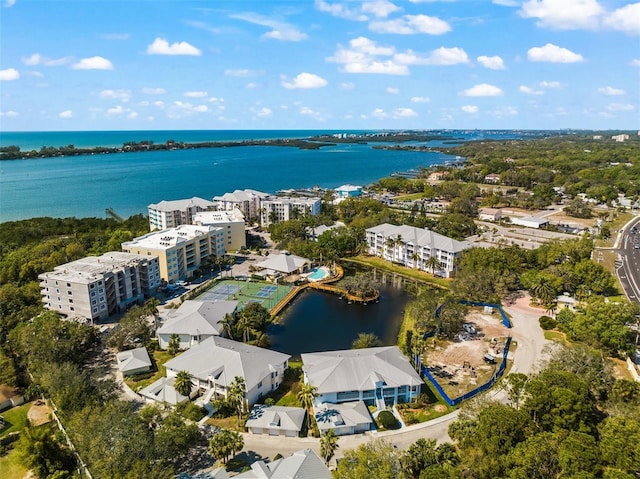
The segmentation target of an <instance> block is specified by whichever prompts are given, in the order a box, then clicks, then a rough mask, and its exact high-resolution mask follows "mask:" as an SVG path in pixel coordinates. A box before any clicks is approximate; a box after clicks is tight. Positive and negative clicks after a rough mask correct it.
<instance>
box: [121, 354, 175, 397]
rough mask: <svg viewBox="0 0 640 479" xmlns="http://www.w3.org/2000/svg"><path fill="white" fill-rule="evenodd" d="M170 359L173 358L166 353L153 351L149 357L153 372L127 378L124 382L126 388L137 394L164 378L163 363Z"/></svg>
mask: <svg viewBox="0 0 640 479" xmlns="http://www.w3.org/2000/svg"><path fill="white" fill-rule="evenodd" d="M172 358H173V356H171V355H170V354H169V353H168V352H167V351H163V350H159V349H158V350H156V351H154V352H153V355H152V356H151V360H152V362H153V365H152V366H153V368H154V370H155V372H150V373H143V374H137V375H135V376H131V377H128V378H127V379H126V380H125V382H126V383H127V386H129V387H130V388H131V389H133V390H134V391H136V392H138V391H139V390H141V389H144V388H146V387H147V386H149V385H150V384H152V383H153V382H155V381H157V380H158V379H160V378H162V377H164V376H166V374H167V373H166V369H165V367H164V363H166V362H167V361H169V359H172Z"/></svg>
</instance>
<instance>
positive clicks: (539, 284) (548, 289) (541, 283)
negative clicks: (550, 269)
mask: <svg viewBox="0 0 640 479" xmlns="http://www.w3.org/2000/svg"><path fill="white" fill-rule="evenodd" d="M531 294H532V295H533V296H535V297H536V298H538V299H539V300H540V301H541V302H542V304H543V305H544V306H545V307H550V306H551V305H552V304H553V302H554V300H555V299H556V296H557V294H556V291H555V288H554V287H553V284H551V281H549V279H548V278H545V277H544V276H542V275H538V276H537V277H536V279H535V282H534V284H533V285H531Z"/></svg>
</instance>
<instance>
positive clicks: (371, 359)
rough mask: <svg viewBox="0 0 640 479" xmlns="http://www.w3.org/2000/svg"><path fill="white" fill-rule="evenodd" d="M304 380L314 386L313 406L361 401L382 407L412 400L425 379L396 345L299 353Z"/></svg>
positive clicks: (418, 392)
mask: <svg viewBox="0 0 640 479" xmlns="http://www.w3.org/2000/svg"><path fill="white" fill-rule="evenodd" d="M301 356H302V363H303V366H302V371H303V373H304V382H305V383H309V384H312V385H314V386H315V387H316V388H317V392H318V396H317V397H316V399H315V406H316V407H317V406H320V405H321V404H323V403H332V404H340V403H345V402H353V401H364V402H365V403H366V404H367V405H371V406H374V405H375V406H377V407H378V409H385V408H386V406H387V405H394V404H397V403H405V402H411V401H413V400H415V398H416V397H417V396H418V394H420V388H421V386H422V384H424V381H423V380H422V378H421V377H420V375H419V374H418V373H417V372H416V371H415V370H414V369H413V366H412V365H411V363H410V362H409V359H408V358H407V357H406V356H404V355H403V354H402V353H401V352H400V349H398V347H397V346H384V347H378V348H365V349H348V350H342V351H324V352H318V353H305V354H302V355H301Z"/></svg>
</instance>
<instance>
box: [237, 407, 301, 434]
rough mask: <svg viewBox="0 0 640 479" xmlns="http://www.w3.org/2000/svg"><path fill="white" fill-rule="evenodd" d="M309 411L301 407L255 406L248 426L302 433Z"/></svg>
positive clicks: (248, 420)
mask: <svg viewBox="0 0 640 479" xmlns="http://www.w3.org/2000/svg"><path fill="white" fill-rule="evenodd" d="M306 413H307V411H306V410H305V409H304V408H301V407H288V406H265V405H264V404H256V405H255V406H253V409H252V410H251V413H250V414H249V419H247V423H246V426H247V427H249V428H251V427H259V428H265V429H281V430H283V431H300V429H302V424H303V423H304V418H305V415H306Z"/></svg>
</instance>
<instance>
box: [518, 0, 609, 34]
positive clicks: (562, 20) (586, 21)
mask: <svg viewBox="0 0 640 479" xmlns="http://www.w3.org/2000/svg"><path fill="white" fill-rule="evenodd" d="M519 13H520V15H521V16H522V17H524V18H536V19H538V21H537V22H536V25H538V26H539V27H543V28H551V29H555V30H574V29H578V28H587V29H592V28H596V27H597V26H598V22H599V17H600V16H601V15H602V14H603V13H604V9H603V8H602V6H600V4H599V3H598V2H597V1H596V0H528V1H527V2H525V3H524V4H523V5H522V8H521V9H520V11H519Z"/></svg>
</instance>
